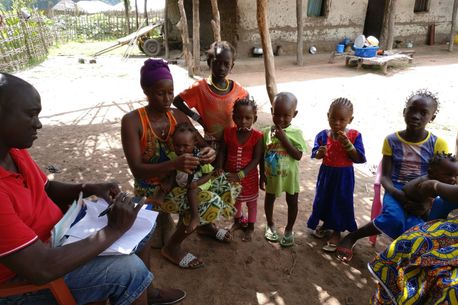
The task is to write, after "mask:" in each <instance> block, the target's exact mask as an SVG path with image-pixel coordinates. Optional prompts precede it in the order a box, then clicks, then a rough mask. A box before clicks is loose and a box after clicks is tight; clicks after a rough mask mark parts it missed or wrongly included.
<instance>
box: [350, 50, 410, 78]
mask: <svg viewBox="0 0 458 305" xmlns="http://www.w3.org/2000/svg"><path fill="white" fill-rule="evenodd" d="M398 62H408V63H412V57H410V56H408V55H406V54H401V53H394V54H392V55H377V56H375V57H360V56H355V55H347V56H346V57H345V65H346V66H348V65H350V64H354V63H356V64H357V69H361V67H362V66H363V65H370V66H380V67H381V68H382V72H383V74H385V75H386V74H388V66H392V65H393V64H394V63H398Z"/></svg>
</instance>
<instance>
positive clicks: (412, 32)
mask: <svg viewBox="0 0 458 305" xmlns="http://www.w3.org/2000/svg"><path fill="white" fill-rule="evenodd" d="M429 2H430V4H429V11H428V12H421V13H414V11H413V8H414V4H415V0H402V1H397V2H396V5H397V6H396V26H395V39H399V40H403V41H409V40H410V41H413V42H414V44H416V45H419V44H425V43H426V41H427V37H428V26H429V25H430V24H435V26H436V43H437V44H440V43H445V42H447V41H448V38H449V35H450V26H451V19H452V8H453V0H430V1H429Z"/></svg>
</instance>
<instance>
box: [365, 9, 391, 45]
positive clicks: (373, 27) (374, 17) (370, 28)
mask: <svg viewBox="0 0 458 305" xmlns="http://www.w3.org/2000/svg"><path fill="white" fill-rule="evenodd" d="M385 11H386V0H369V2H368V4H367V11H366V21H365V22H364V32H363V34H364V35H365V36H366V37H367V36H375V37H376V38H377V39H380V36H381V34H382V28H383V20H384V19H385Z"/></svg>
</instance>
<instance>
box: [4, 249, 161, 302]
mask: <svg viewBox="0 0 458 305" xmlns="http://www.w3.org/2000/svg"><path fill="white" fill-rule="evenodd" d="M64 279H65V282H66V283H67V285H68V287H69V288H70V291H71V293H72V294H73V297H74V298H75V300H76V302H77V303H78V304H87V303H91V302H97V301H101V300H106V299H109V300H110V304H112V305H128V304H131V303H132V302H133V301H135V300H136V299H137V298H138V297H139V296H140V295H141V294H142V293H143V291H144V290H145V289H146V288H147V287H148V286H149V285H150V284H151V282H152V280H153V274H152V273H151V272H149V270H148V269H147V268H146V266H145V264H144V263H143V262H142V260H141V259H140V258H139V257H138V256H137V255H135V254H132V255H120V256H97V257H96V258H94V259H93V260H91V261H90V262H88V263H87V264H85V265H83V266H81V267H79V268H78V269H76V270H74V271H72V272H70V273H68V274H67V275H65V277H64ZM13 304H14V305H27V304H30V305H56V304H57V303H56V300H55V299H54V296H53V295H52V293H51V292H50V291H49V290H48V289H47V290H42V291H40V292H37V293H29V294H25V295H20V296H14V297H8V298H2V299H0V305H13Z"/></svg>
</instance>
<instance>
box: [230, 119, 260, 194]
mask: <svg viewBox="0 0 458 305" xmlns="http://www.w3.org/2000/svg"><path fill="white" fill-rule="evenodd" d="M261 139H262V132H260V131H259V130H256V129H253V130H252V131H251V135H250V137H249V138H248V140H247V141H246V142H245V143H244V144H240V143H239V141H238V139H237V127H229V128H226V129H224V142H225V143H226V146H227V157H226V164H225V165H224V169H225V171H227V172H230V173H237V172H239V171H240V170H242V169H244V168H245V167H246V166H247V165H248V163H250V161H251V160H252V159H253V153H254V149H255V147H256V144H257V143H258V141H260V140H261ZM258 176H259V175H258V167H257V166H256V167H255V168H254V169H252V170H251V171H250V172H249V173H247V175H246V176H245V178H243V179H242V192H241V193H240V195H239V197H237V201H240V202H250V201H253V200H256V199H257V198H258V193H259V190H258V189H259V177H258Z"/></svg>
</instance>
